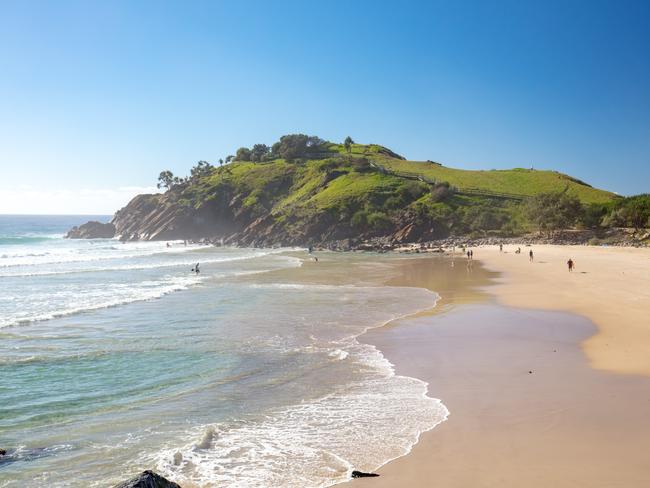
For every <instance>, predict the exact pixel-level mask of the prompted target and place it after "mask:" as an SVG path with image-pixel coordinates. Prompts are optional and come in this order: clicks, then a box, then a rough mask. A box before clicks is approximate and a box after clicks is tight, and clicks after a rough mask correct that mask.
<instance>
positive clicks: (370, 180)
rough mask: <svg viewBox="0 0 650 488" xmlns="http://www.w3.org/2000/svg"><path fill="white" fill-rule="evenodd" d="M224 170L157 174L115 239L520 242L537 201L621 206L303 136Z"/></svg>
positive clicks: (520, 174)
mask: <svg viewBox="0 0 650 488" xmlns="http://www.w3.org/2000/svg"><path fill="white" fill-rule="evenodd" d="M227 160H228V161H231V162H229V164H225V165H222V166H220V167H216V168H215V167H212V166H211V165H209V164H208V163H205V162H200V163H199V164H198V165H197V166H195V167H194V168H193V169H192V174H191V176H190V177H188V178H178V177H173V175H172V174H171V173H169V172H163V173H161V176H160V184H161V185H163V186H164V187H165V188H166V189H167V191H166V192H165V193H163V194H156V195H140V196H138V197H136V198H134V199H133V201H131V202H130V203H129V204H128V205H127V206H126V207H125V208H124V209H122V210H120V211H118V212H117V213H116V215H115V217H114V219H113V225H114V226H115V228H116V233H117V234H118V235H120V236H121V238H123V239H176V238H188V239H199V238H209V239H218V240H222V241H223V242H226V243H233V244H235V243H236V244H240V245H257V246H270V245H278V244H281V245H306V244H309V243H313V244H325V243H328V242H334V241H338V240H342V239H350V238H352V239H368V238H373V237H384V238H386V239H390V240H392V241H406V240H408V241H416V240H424V239H435V238H441V237H446V236H449V235H468V234H475V235H476V234H480V235H487V234H491V235H516V234H519V233H523V232H526V231H527V230H529V229H530V227H531V224H530V222H529V221H528V219H527V218H526V212H525V208H526V205H527V201H528V200H529V199H530V198H531V197H534V196H535V195H539V194H545V193H548V192H555V193H556V194H558V195H559V194H563V195H566V196H568V197H571V198H573V199H574V200H577V201H579V202H580V203H581V204H583V205H585V206H587V205H592V206H593V205H600V206H601V207H602V208H605V207H606V206H608V205H610V206H611V205H613V202H614V201H615V199H616V196H615V195H614V194H612V193H610V192H607V191H603V190H599V189H596V188H592V187H591V186H589V185H587V184H586V183H583V182H581V181H579V180H576V179H574V178H571V177H569V176H566V175H563V174H561V173H556V172H552V171H536V170H524V169H513V170H498V171H496V170H493V171H467V170H458V169H453V168H447V167H444V166H442V165H439V164H437V163H432V162H418V161H408V160H406V159H404V158H403V157H401V156H400V155H398V154H396V153H394V152H393V151H391V150H389V149H388V148H385V147H383V146H380V145H376V144H369V145H361V144H354V143H352V142H351V141H346V143H344V144H335V143H331V142H327V141H323V140H321V139H319V138H317V137H308V136H304V135H299V134H298V135H290V136H284V137H283V138H281V139H280V141H278V142H277V143H276V144H274V145H273V146H272V147H268V146H265V145H263V144H256V145H255V146H253V147H252V148H251V149H248V148H240V149H239V150H238V151H237V154H236V156H230V157H229V158H227ZM580 203H578V205H580ZM599 208H600V207H599Z"/></svg>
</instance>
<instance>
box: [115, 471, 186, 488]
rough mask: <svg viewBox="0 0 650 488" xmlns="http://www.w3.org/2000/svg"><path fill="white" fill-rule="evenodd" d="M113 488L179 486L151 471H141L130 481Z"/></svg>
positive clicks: (170, 487) (173, 487)
mask: <svg viewBox="0 0 650 488" xmlns="http://www.w3.org/2000/svg"><path fill="white" fill-rule="evenodd" d="M114 488H181V487H180V485H178V484H177V483H174V482H173V481H169V480H167V479H165V478H163V477H162V476H160V475H159V474H156V473H154V472H153V471H149V470H147V471H143V472H142V473H140V474H139V475H138V476H135V477H134V478H131V479H130V480H126V481H123V482H122V483H120V484H119V485H115V487H114Z"/></svg>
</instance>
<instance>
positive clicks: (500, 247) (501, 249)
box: [499, 244, 503, 252]
mask: <svg viewBox="0 0 650 488" xmlns="http://www.w3.org/2000/svg"><path fill="white" fill-rule="evenodd" d="M499 252H503V244H499Z"/></svg>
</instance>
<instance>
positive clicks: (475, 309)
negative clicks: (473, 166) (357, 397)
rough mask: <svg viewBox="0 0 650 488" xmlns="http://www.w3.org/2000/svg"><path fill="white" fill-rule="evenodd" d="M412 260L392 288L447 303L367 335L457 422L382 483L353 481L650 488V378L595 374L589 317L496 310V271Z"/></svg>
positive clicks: (424, 440)
mask: <svg viewBox="0 0 650 488" xmlns="http://www.w3.org/2000/svg"><path fill="white" fill-rule="evenodd" d="M479 252H481V253H482V251H481V250H479ZM477 254H478V253H477ZM518 257H519V256H518ZM411 261H412V262H411V263H409V262H408V261H403V262H402V263H399V266H398V267H399V269H400V272H397V273H396V272H395V269H393V270H392V274H391V277H390V278H388V279H387V280H386V282H387V283H388V284H403V285H410V286H427V287H429V288H431V289H434V290H437V291H438V292H439V293H440V294H441V296H442V299H441V301H440V302H439V307H437V308H436V309H435V310H433V311H429V312H427V313H423V314H419V315H418V316H415V317H411V318H408V319H403V320H400V321H396V322H393V323H392V324H391V325H389V326H387V327H383V328H380V329H374V330H372V331H370V332H368V333H367V334H365V335H364V336H363V338H362V339H363V340H365V341H367V342H369V343H371V344H374V345H376V346H377V347H379V348H380V349H381V350H382V352H383V353H384V355H385V356H386V357H387V358H388V359H389V360H390V361H391V362H393V363H394V364H395V366H396V370H397V373H398V374H404V375H408V376H413V377H417V378H421V379H423V380H425V381H427V382H429V390H430V394H431V396H435V397H437V398H441V399H442V401H443V402H444V403H445V405H446V406H447V407H448V408H449V410H450V416H449V419H448V420H447V421H446V422H444V423H443V424H441V425H439V426H438V427H436V428H435V429H433V430H432V431H429V432H426V433H424V434H423V435H422V436H421V438H420V442H419V443H418V444H417V445H416V446H415V447H414V448H413V450H412V452H411V453H410V454H408V455H407V456H404V457H402V458H399V459H397V460H395V461H392V462H390V463H388V464H387V465H385V466H383V467H382V468H381V469H379V471H378V472H379V473H380V475H381V476H380V477H379V478H369V479H358V480H353V481H351V483H354V484H356V485H357V486H360V487H363V486H368V487H370V486H373V487H375V488H380V487H400V486H409V487H430V486H439V487H459V488H460V487H463V488H465V487H497V486H498V487H509V486H525V487H533V488H534V487H545V488H546V487H549V486H553V487H618V486H621V487H623V486H625V487H646V486H650V463H648V461H647V453H648V452H650V415H649V414H648V413H649V412H650V378H646V377H643V376H638V375H624V374H616V373H613V372H608V371H601V370H596V369H593V368H592V367H591V366H590V362H589V360H588V358H587V356H586V355H585V354H584V352H583V349H582V348H581V344H582V343H584V342H585V341H588V340H589V338H590V337H594V336H595V335H596V334H597V332H598V329H597V328H596V326H595V325H594V324H593V323H592V322H591V321H590V320H588V319H586V318H584V317H581V316H579V315H574V314H569V313H564V312H552V311H538V310H530V309H521V308H510V307H506V306H503V305H499V304H497V303H496V302H495V300H494V299H493V298H491V293H493V291H492V290H494V289H495V287H494V286H486V285H488V284H489V283H490V282H491V281H492V282H493V281H494V278H495V276H497V275H495V274H494V273H490V272H487V271H486V270H485V269H483V268H482V266H481V265H480V263H478V262H477V263H474V265H473V267H472V269H471V270H467V269H466V265H465V263H464V262H462V261H460V260H459V261H458V262H457V264H456V266H455V267H454V268H453V269H452V268H451V267H450V264H449V261H448V258H447V259H445V258H429V259H427V258H417V259H413V260H411ZM429 261H431V262H429ZM434 261H435V262H434ZM440 262H443V263H445V265H444V267H441V265H440ZM460 263H462V265H461V267H460V268H459V264H460ZM447 267H449V268H447ZM496 268H497V267H496V266H492V269H496ZM445 269H447V271H444V270H445Z"/></svg>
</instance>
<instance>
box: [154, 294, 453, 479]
mask: <svg viewBox="0 0 650 488" xmlns="http://www.w3.org/2000/svg"><path fill="white" fill-rule="evenodd" d="M274 286H275V285H274ZM307 286H308V287H309V286H310V285H307ZM281 288H282V287H281ZM337 288H338V287H337ZM385 288H386V287H384V290H385ZM303 289H304V288H303ZM436 296H437V295H435V294H432V297H436ZM394 318H397V316H395V317H393V319H394ZM393 319H391V320H393ZM279 339H280V338H278V340H279ZM310 339H311V341H312V344H311V345H307V346H304V347H302V348H300V352H303V353H323V352H325V353H326V354H327V356H328V357H330V358H332V359H334V360H337V361H341V360H346V361H352V362H353V364H354V365H356V366H355V368H356V369H360V370H363V372H364V375H363V376H364V377H363V379H362V380H359V381H354V382H351V383H347V384H345V385H344V386H341V387H340V388H339V389H338V390H337V391H335V392H333V393H331V394H329V395H326V396H324V397H322V398H319V399H316V400H313V401H308V402H305V403H301V404H297V405H292V406H290V407H287V408H284V409H278V410H274V411H272V412H269V413H267V414H266V415H264V416H263V417H252V418H248V419H245V420H241V419H240V420H237V421H231V422H222V423H217V424H210V425H204V426H200V427H197V428H194V429H193V430H192V431H191V432H190V433H189V435H188V436H187V440H186V443H185V444H184V445H173V446H171V445H170V446H169V447H167V448H166V449H163V450H162V451H161V452H159V453H158V454H157V455H156V456H155V457H154V459H153V461H155V463H156V467H157V469H159V470H160V471H161V472H163V473H164V474H166V475H168V476H169V477H171V478H172V479H174V480H176V481H178V482H179V483H181V484H183V483H188V484H197V485H199V486H231V487H250V488H255V487H260V488H261V487H265V488H267V487H287V488H292V487H296V488H297V487H304V486H317V487H325V486H331V485H334V484H337V483H340V482H342V481H345V480H347V479H349V478H350V474H351V472H352V470H353V469H359V470H362V471H372V470H375V469H377V468H378V467H380V466H381V465H383V464H384V463H386V462H388V461H390V460H392V459H394V458H396V457H400V456H403V455H405V454H407V453H408V452H409V451H410V450H411V448H412V446H413V445H414V444H415V443H416V442H417V440H418V438H419V435H420V434H421V433H422V432H423V431H426V430H429V429H432V428H433V427H435V426H436V425H437V424H439V423H440V422H443V421H444V420H446V418H447V416H448V414H449V411H448V410H447V408H446V407H445V406H444V405H443V404H442V402H441V401H440V400H438V399H435V398H431V397H429V396H428V395H427V384H426V383H425V382H423V381H421V380H418V379H415V378H409V377H405V376H398V375H396V374H395V371H394V367H393V365H392V364H391V363H390V362H389V361H388V360H387V359H386V358H385V357H384V356H383V355H382V354H381V352H380V351H379V350H378V349H377V348H376V347H374V346H372V345H368V344H363V343H360V342H359V341H358V340H357V335H352V336H350V337H347V338H345V339H340V340H338V341H334V342H331V343H329V344H326V343H323V342H322V341H319V340H318V338H316V337H314V336H311V337H310ZM197 439H199V441H197ZM179 459H180V461H179ZM150 461H151V460H147V462H150Z"/></svg>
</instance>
